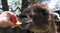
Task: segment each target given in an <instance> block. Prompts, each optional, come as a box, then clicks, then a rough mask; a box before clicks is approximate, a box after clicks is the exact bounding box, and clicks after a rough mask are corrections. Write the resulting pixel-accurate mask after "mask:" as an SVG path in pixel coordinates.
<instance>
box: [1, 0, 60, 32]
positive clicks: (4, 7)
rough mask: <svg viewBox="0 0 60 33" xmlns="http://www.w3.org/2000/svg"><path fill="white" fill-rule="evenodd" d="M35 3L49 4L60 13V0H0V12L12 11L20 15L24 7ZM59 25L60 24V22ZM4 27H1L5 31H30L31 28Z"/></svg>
mask: <svg viewBox="0 0 60 33" xmlns="http://www.w3.org/2000/svg"><path fill="white" fill-rule="evenodd" d="M35 3H43V4H47V5H48V6H49V8H50V9H51V10H52V11H54V12H57V13H58V14H59V15H60V0H0V13H2V12H4V11H11V12H13V13H14V14H16V15H17V16H19V14H21V12H22V11H23V10H24V9H26V8H27V7H28V6H29V5H32V4H35ZM58 25H59V26H60V22H59V23H58ZM3 29H4V30H2V29H1V28H0V31H2V32H3V33H5V32H6V33H30V31H29V30H21V29H19V28H18V27H17V28H14V29H11V28H8V29H7V28H3ZM32 33H33V32H32Z"/></svg>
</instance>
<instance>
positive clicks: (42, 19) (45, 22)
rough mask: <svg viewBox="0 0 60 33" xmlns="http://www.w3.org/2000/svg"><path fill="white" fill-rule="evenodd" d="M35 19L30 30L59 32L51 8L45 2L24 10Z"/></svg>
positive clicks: (47, 32) (42, 32) (41, 32)
mask: <svg viewBox="0 0 60 33" xmlns="http://www.w3.org/2000/svg"><path fill="white" fill-rule="evenodd" d="M23 14H25V15H26V14H27V15H29V18H30V19H32V20H33V22H32V23H31V25H30V26H29V28H28V29H29V30H30V31H33V32H40V33H57V27H56V24H55V21H54V18H52V17H51V14H50V9H49V8H48V6H47V5H45V4H33V5H31V6H30V7H28V8H26V9H25V10H24V11H23Z"/></svg>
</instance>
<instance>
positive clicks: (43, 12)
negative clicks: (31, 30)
mask: <svg viewBox="0 0 60 33" xmlns="http://www.w3.org/2000/svg"><path fill="white" fill-rule="evenodd" d="M41 13H42V14H43V15H45V16H46V15H48V14H49V12H48V11H46V10H43V11H41Z"/></svg>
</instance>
